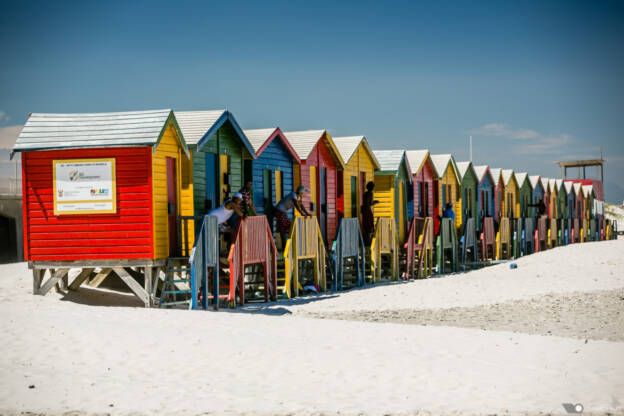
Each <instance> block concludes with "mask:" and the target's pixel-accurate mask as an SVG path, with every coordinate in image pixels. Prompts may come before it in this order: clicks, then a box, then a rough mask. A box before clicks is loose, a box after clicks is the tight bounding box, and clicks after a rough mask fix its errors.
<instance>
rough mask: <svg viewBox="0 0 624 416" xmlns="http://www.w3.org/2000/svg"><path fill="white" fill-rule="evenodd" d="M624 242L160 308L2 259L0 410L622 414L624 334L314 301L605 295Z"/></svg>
mask: <svg viewBox="0 0 624 416" xmlns="http://www.w3.org/2000/svg"><path fill="white" fill-rule="evenodd" d="M623 254H624V241H623V240H618V241H613V242H602V243H591V244H585V245H583V246H569V247H564V248H559V249H556V250H551V251H548V252H545V253H542V254H537V255H533V256H529V257H526V258H522V259H520V260H518V261H517V263H518V265H519V267H518V269H515V270H510V269H509V267H508V265H506V264H502V265H499V266H494V267H491V268H489V269H484V270H479V271H475V272H471V273H465V274H461V275H455V276H451V277H445V278H438V279H429V280H426V281H418V282H413V283H405V284H391V285H382V286H379V287H374V288H369V289H366V290H356V291H353V292H349V293H343V294H340V295H339V296H331V295H329V296H324V297H319V298H303V299H299V300H293V301H289V302H279V303H277V304H273V305H272V306H271V307H268V308H266V307H258V306H257V305H255V306H251V307H249V308H246V309H245V310H243V311H241V310H238V311H236V312H219V313H214V312H189V311H180V310H157V309H151V310H146V309H143V308H137V307H134V306H133V305H136V302H135V301H134V299H133V298H131V297H129V296H126V295H123V294H113V295H111V294H109V293H107V292H105V291H95V290H89V289H81V291H79V292H78V293H76V294H72V295H71V296H68V297H65V298H63V297H62V295H60V294H57V293H49V294H48V295H47V296H45V297H40V296H32V295H31V294H30V290H31V286H32V283H31V277H30V273H29V272H28V270H27V269H26V266H25V264H14V265H6V266H0V301H1V302H0V316H1V317H2V318H0V319H1V321H0V323H1V325H2V334H3V337H2V341H1V344H0V374H1V376H0V413H2V414H11V413H15V414H19V413H20V412H22V411H31V412H40V413H43V414H63V413H66V412H72V411H75V412H76V413H77V414H96V413H100V414H106V413H110V414H263V415H269V414H332V415H338V414H340V415H345V414H346V415H356V414H365V415H369V414H370V415H384V414H406V415H407V414H427V415H428V414H432V415H437V414H445V415H446V414H451V415H469V414H494V413H496V414H540V413H541V414H544V413H553V414H565V411H564V408H563V407H562V403H579V402H580V403H582V404H583V405H584V407H585V413H586V414H588V413H595V414H607V413H608V412H611V413H613V414H618V413H622V412H624V395H623V394H622V392H624V343H623V342H621V341H619V342H610V341H603V340H598V341H596V340H594V339H589V340H588V341H587V342H585V340H583V339H576V338H569V337H561V336H541V335H530V334H525V333H512V332H508V331H506V330H503V329H508V330H514V328H513V326H512V325H510V327H509V328H506V327H504V325H503V326H497V327H496V328H494V329H496V330H482V329H478V328H458V327H453V326H438V325H436V326H431V325H427V326H422V325H414V324H398V323H392V322H381V323H379V322H354V321H345V320H336V319H314V318H311V317H306V316H304V315H303V314H310V313H319V312H327V313H330V314H331V313H332V312H335V313H345V312H349V313H352V312H356V313H360V312H364V311H367V312H366V313H371V311H382V312H380V314H383V313H388V311H390V310H416V309H418V310H423V309H426V310H430V313H437V312H435V311H436V310H439V309H440V308H463V307H477V306H478V305H481V306H483V305H493V304H497V303H498V304H502V303H505V302H509V301H514V300H517V301H522V302H529V300H530V299H538V298H541V297H542V295H544V294H550V295H549V296H557V297H558V298H561V299H564V300H563V302H568V301H566V300H565V299H567V297H566V296H571V297H573V298H574V297H578V296H581V297H582V296H583V295H582V294H583V293H586V292H595V293H593V294H592V295H588V296H602V295H603V294H607V293H612V292H617V291H618V290H621V289H622V288H624V276H623V274H624V273H623V272H622V270H624V256H623ZM538 274H539V277H538V276H537V275H538ZM558 294H559V295H565V294H568V295H565V296H559V295H558ZM607 296H608V295H607ZM62 299H64V300H62ZM105 302H114V303H115V304H117V305H124V306H116V307H107V306H101V305H102V304H104V303H105ZM588 302H589V303H591V304H592V305H601V304H602V303H601V302H599V301H596V302H592V301H591V300H590V301H588ZM613 302H614V303H612V304H609V305H607V306H606V307H605V308H604V309H609V310H611V309H613V308H614V307H615V308H617V305H618V304H617V302H616V301H615V300H614V301H613ZM519 304H521V305H525V306H524V307H526V308H529V307H531V305H532V304H531V302H529V303H524V304H523V303H519ZM94 305H95V306H94ZM595 308H596V309H597V310H598V312H596V313H599V310H600V307H599V306H596V307H595ZM562 309H565V310H574V308H573V307H570V308H567V309H566V308H562ZM565 310H564V311H563V312H562V314H563V315H565V314H566V313H567V312H565ZM619 310H620V311H622V305H621V304H620V309H619ZM247 312H254V313H247ZM290 312H294V313H290ZM500 312H501V313H504V310H502V309H501V310H500ZM516 312H517V310H514V313H516ZM604 316H605V317H607V318H606V319H612V317H613V316H614V315H613V311H611V312H610V314H609V313H607V312H605V315H604ZM621 316H622V315H620V317H621ZM512 320H514V321H515V320H516V318H515V317H514V318H513V319H512ZM449 324H450V325H457V326H469V325H464V322H461V319H460V318H459V317H455V320H454V321H451V322H449ZM607 326H608V325H607ZM616 330H617V329H616ZM29 386H33V387H32V388H29ZM69 414H71V413H69Z"/></svg>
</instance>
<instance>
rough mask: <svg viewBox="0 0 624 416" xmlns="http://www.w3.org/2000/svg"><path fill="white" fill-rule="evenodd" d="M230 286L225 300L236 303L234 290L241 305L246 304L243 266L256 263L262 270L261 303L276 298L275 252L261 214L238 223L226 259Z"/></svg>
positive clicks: (266, 223)
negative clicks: (262, 297) (262, 291)
mask: <svg viewBox="0 0 624 416" xmlns="http://www.w3.org/2000/svg"><path fill="white" fill-rule="evenodd" d="M228 261H229V263H230V285H229V286H230V287H229V295H228V301H229V302H230V304H236V290H237V289H238V300H239V303H240V304H241V305H244V304H245V266H248V265H252V264H258V265H260V266H261V267H262V269H263V277H264V300H265V301H268V300H269V299H270V300H275V299H276V298H277V249H276V248H275V241H274V240H273V233H272V232H271V228H270V227H269V223H268V222H267V219H266V217H265V216H264V215H259V216H255V217H247V218H244V219H241V220H240V223H239V224H238V228H237V230H236V235H235V239H234V243H233V244H232V246H231V247H230V254H229V256H228Z"/></svg>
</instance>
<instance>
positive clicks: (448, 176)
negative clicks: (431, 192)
mask: <svg viewBox="0 0 624 416" xmlns="http://www.w3.org/2000/svg"><path fill="white" fill-rule="evenodd" d="M444 186H450V187H451V188H450V189H451V191H450V196H449V200H446V198H445V197H444V198H443V196H442V192H443V189H444ZM458 188H459V184H458V183H457V177H456V176H455V173H454V172H453V168H452V167H451V166H450V165H449V166H448V167H447V168H446V171H445V172H444V175H442V177H441V178H440V179H439V180H438V198H439V201H440V212H439V213H438V215H440V216H442V214H443V213H444V205H445V204H447V203H449V202H450V203H451V204H452V206H453V212H454V213H455V226H456V227H458V228H459V226H460V225H461V201H460V197H459V195H458V190H459V189H458Z"/></svg>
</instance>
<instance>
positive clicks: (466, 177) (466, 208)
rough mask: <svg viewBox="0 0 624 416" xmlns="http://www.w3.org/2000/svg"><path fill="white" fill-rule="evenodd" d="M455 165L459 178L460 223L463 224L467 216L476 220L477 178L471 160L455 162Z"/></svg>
mask: <svg viewBox="0 0 624 416" xmlns="http://www.w3.org/2000/svg"><path fill="white" fill-rule="evenodd" d="M456 165H457V170H458V172H459V177H460V178H461V183H460V195H461V198H460V199H459V206H460V212H461V223H462V226H464V225H465V224H466V221H467V219H468V218H473V219H474V222H475V223H476V222H477V185H478V179H477V173H476V172H475V170H474V167H473V166H472V162H457V164H456Z"/></svg>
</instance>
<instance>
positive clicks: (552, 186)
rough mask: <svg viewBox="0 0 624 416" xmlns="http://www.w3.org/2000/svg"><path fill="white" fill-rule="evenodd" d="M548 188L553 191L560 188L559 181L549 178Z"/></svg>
mask: <svg viewBox="0 0 624 416" xmlns="http://www.w3.org/2000/svg"><path fill="white" fill-rule="evenodd" d="M548 188H549V189H550V191H551V192H552V190H553V189H555V190H556V189H559V188H557V182H556V181H555V180H554V179H548Z"/></svg>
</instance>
